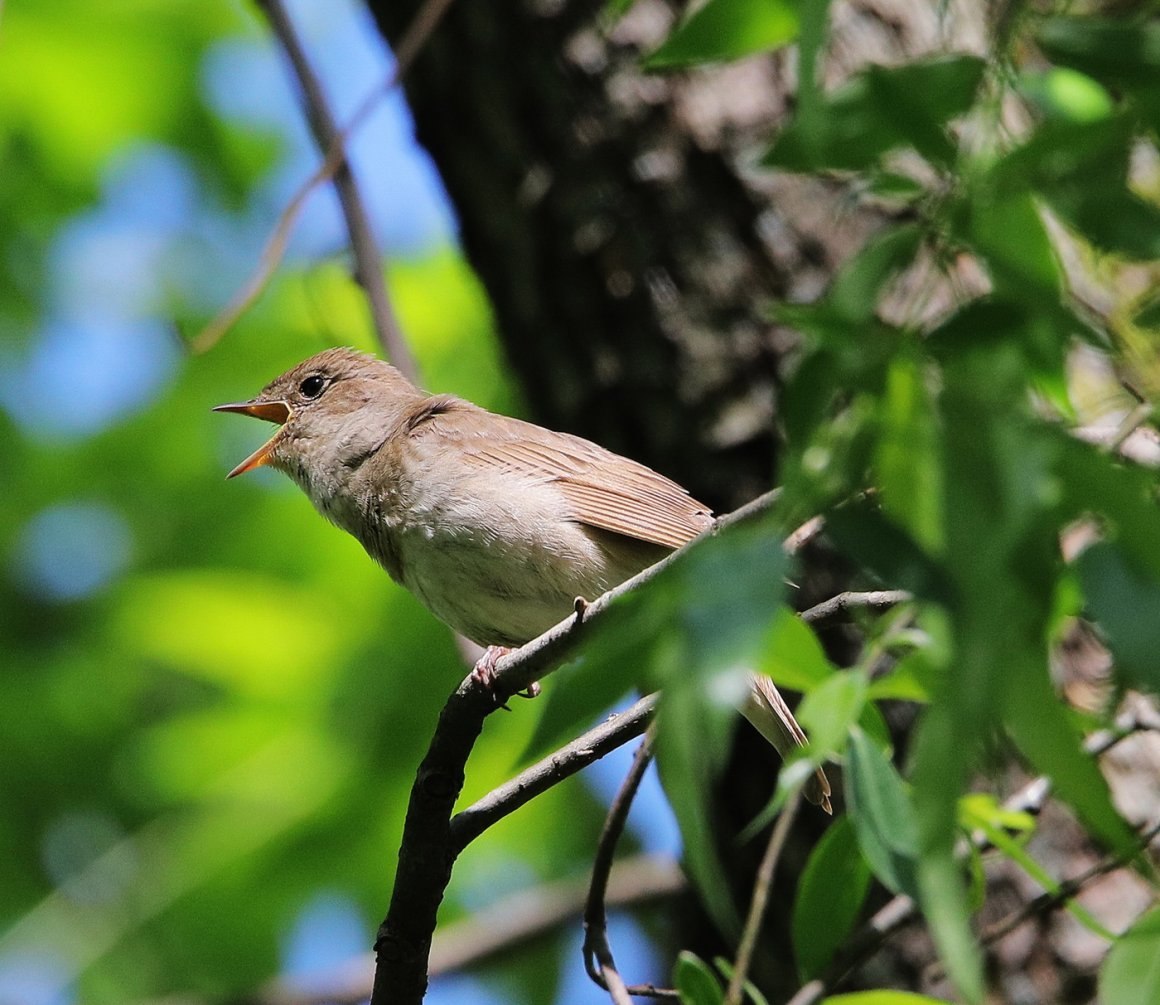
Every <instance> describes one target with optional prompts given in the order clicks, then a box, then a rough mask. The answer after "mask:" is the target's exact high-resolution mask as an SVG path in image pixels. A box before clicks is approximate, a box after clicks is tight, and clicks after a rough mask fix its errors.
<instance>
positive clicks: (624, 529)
mask: <svg viewBox="0 0 1160 1005" xmlns="http://www.w3.org/2000/svg"><path fill="white" fill-rule="evenodd" d="M215 411H219V412H240V413H242V414H244V415H252V416H254V417H255V418H259V419H266V420H267V421H269V422H274V423H277V424H278V426H279V429H278V431H277V432H276V433H275V434H274V435H273V436H272V437H271V438H270V439H269V440H268V441H267V442H266V443H265V444H263V445H262V446H261V447H259V448H258V449H257V450H256V451H255V452H254V453H252V454H251V455H250V456H249V457H247V458H246V459H245V460H244V461H242V463H241V464H239V465H238V466H237V467H236V468H234V469H233V471H231V472H230V473H229V476H228V477H230V478H233V477H234V476H235V475H240V474H243V473H244V472H246V471H250V470H252V469H254V468H257V467H261V466H262V465H269V466H270V467H273V468H276V469H277V470H279V471H283V472H285V473H286V474H288V475H289V476H290V477H291V478H292V479H294V481H295V482H297V483H298V485H299V487H300V488H301V489H302V491H303V492H305V493H306V495H307V496H309V497H310V500H311V502H313V503H314V505H315V506H316V507H317V508H318V510H319V512H320V513H322V515H323V516H325V517H326V518H327V519H328V520H331V521H332V522H333V523H335V524H337V525H338V526H339V527H341V528H342V529H343V530H345V531H347V532H348V533H350V534H353V535H354V537H355V538H357V539H358V541H359V542H360V543H361V544H362V546H363V547H364V548H365V549H366V550H367V552H368V554H369V555H370V556H371V557H372V558H373V559H374V560H375V561H376V562H378V563H379V564H380V565H382V567H383V568H384V569H386V570H387V572H388V573H390V575H391V578H392V579H394V580H395V581H396V582H397V583H401V584H402V585H403V586H405V587H406V588H407V589H409V590H410V591H411V592H412V593H414V594H415V595H416V596H417V597H418V598H419V599H420V600H421V601H422V602H423V603H424V604H425V605H426V606H427V607H428V608H429V609H430V610H431V611H432V612H433V613H434V614H435V615H436V616H437V617H438V618H440V619H441V620H442V621H444V622H446V623H447V624H448V625H450V626H451V627H452V628H454V629H455V630H456V631H457V632H459V633H461V634H462V635H464V636H466V637H467V638H469V639H471V640H472V641H474V642H477V643H479V644H480V645H484V646H488V647H491V648H489V652H488V654H487V655H485V657H484V659H483V660H481V663H480V666H479V668H478V670H479V671H480V675H481V676H483V677H484V678H485V679H486V677H487V672H488V668H489V666H494V659H495V655H496V652H497V650H496V648H494V647H509V646H520V645H523V644H524V643H525V642H528V641H530V640H531V639H534V638H535V637H536V636H537V635H540V634H541V633H542V632H544V631H546V630H547V629H548V628H550V627H552V626H553V625H554V624H556V623H557V622H559V621H562V620H563V619H564V618H565V617H567V615H568V614H569V613H570V612H571V611H572V610H573V608H574V604H575V602H576V598H577V597H583V598H586V599H594V598H596V597H598V596H600V595H601V594H603V593H605V592H606V591H607V590H610V589H611V588H612V587H614V586H617V585H618V584H620V583H622V582H624V581H625V580H626V579H628V578H630V577H631V576H634V575H635V574H636V573H638V572H640V571H641V570H642V569H645V568H647V567H648V566H649V565H652V564H653V563H654V562H657V561H659V560H660V559H661V558H663V557H664V556H665V555H666V554H668V553H669V552H670V551H672V550H673V549H675V548H679V547H680V546H681V545H683V544H685V543H687V542H688V541H690V540H692V539H693V538H694V537H696V536H697V535H698V534H700V533H701V532H702V531H704V530H705V529H706V528H708V527H710V526H711V525H712V522H713V518H712V515H711V513H710V511H709V509H708V508H707V507H705V506H703V505H701V504H700V503H699V502H697V501H696V500H694V499H692V498H691V497H690V496H689V494H688V492H686V491H685V490H684V489H683V488H681V487H680V486H679V485H677V484H676V483H675V482H672V481H670V480H669V479H668V478H665V477H664V476H663V475H659V474H657V473H656V472H655V471H653V470H651V469H650V468H647V467H645V466H644V465H643V464H638V463H636V462H635V461H631V460H629V459H628V458H626V457H621V456H619V455H617V454H614V453H612V452H611V451H608V450H605V449H604V448H603V447H599V446H597V445H596V444H595V443H591V442H589V441H588V440H584V439H581V438H580V437H578V436H570V435H568V434H567V433H556V432H552V431H551V430H548V429H544V428H542V427H541V426H536V425H533V424H532V423H529V422H522V421H520V420H519V419H513V418H509V417H508V416H504V415H496V414H494V413H492V412H488V411H486V410H485V409H482V408H480V407H478V406H477V405H473V404H471V403H470V402H468V401H464V400H462V399H461V398H456V397H454V396H453V395H449V394H435V395H432V394H428V393H426V392H425V391H421V390H419V388H417V387H415V386H414V385H413V384H411V383H410V381H408V380H407V379H406V378H405V377H403V375H402V374H400V373H399V371H398V370H396V369H395V368H394V367H393V366H391V365H390V364H388V363H384V362H383V361H382V360H379V359H376V358H374V357H373V356H368V355H366V354H364V353H360V352H356V351H354V350H353V349H328V350H326V351H325V352H321V353H319V354H318V355H316V356H312V357H311V358H310V359H308V360H306V361H305V362H303V363H300V364H298V366H296V367H294V368H293V369H292V370H290V371H288V372H287V373H284V374H283V375H282V376H281V377H278V378H276V379H275V380H273V381H271V382H270V383H269V384H267V385H266V387H265V388H264V389H263V390H262V392H261V394H259V395H258V396H257V397H255V398H252V399H251V400H249V401H245V402H239V403H237V404H230V405H219V406H218V407H217V408H216V409H215ZM742 712H743V714H744V715H745V717H746V718H747V719H749V721H750V722H751V723H753V725H754V726H755V727H756V728H757V729H758V731H759V732H760V733H761V734H762V735H763V736H764V737H765V738H766V739H767V740H768V741H769V742H770V743H771V744H773V746H774V747H776V748H777V750H778V751H779V752H780V753H781V754H782V755H783V756H785V755H786V754H788V753H789V752H790V751H792V750H793V749H794V748H795V747H797V746H800V745H801V744H803V743H804V742H805V734H804V733H803V732H802V730H801V727H800V726H799V725H798V723H797V720H796V719H795V718H794V717H793V713H792V712H791V711H790V710H789V707H788V706H787V705H786V704H785V702H784V700H783V699H782V697H781V695H780V694H779V693H778V690H777V688H776V687H775V686H774V685H773V683H772V682H771V681H770V680H769V679H768V678H767V677H765V676H763V675H759V674H757V675H754V677H753V687H752V692H751V695H750V697H749V698H748V700H747V702H746V704H745V706H744V707H743V709H742ZM829 793H830V787H829V783H828V782H827V781H826V776H825V775H824V774H823V773H822V772H821V771H818V773H817V774H816V775H815V776H814V777H813V778H812V779H811V781H810V784H809V785H807V787H806V796H807V797H808V798H809V799H811V800H812V801H813V802H815V803H818V804H819V805H821V806H823V807H825V808H826V809H827V810H829Z"/></svg>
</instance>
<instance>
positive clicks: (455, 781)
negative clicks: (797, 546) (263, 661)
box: [371, 491, 778, 1005]
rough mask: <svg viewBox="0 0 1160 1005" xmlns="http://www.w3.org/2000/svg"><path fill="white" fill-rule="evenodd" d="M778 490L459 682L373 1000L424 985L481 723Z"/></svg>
mask: <svg viewBox="0 0 1160 1005" xmlns="http://www.w3.org/2000/svg"><path fill="white" fill-rule="evenodd" d="M777 495H778V493H777V492H776V491H774V492H768V493H766V494H765V495H764V496H761V497H760V498H758V499H756V500H754V501H753V502H751V503H749V504H747V505H746V506H743V507H741V509H739V510H737V511H736V512H735V513H732V514H727V515H725V516H722V517H719V518H718V519H717V520H715V521H714V523H713V525H712V527H711V528H710V529H709V530H707V531H705V533H704V534H702V535H700V536H698V537H697V538H696V539H694V541H691V542H689V544H687V545H685V546H684V547H683V548H681V549H679V550H677V551H675V552H673V553H672V554H671V555H669V556H668V557H667V558H665V559H663V560H662V561H660V562H658V563H657V564H656V565H653V566H650V567H649V568H648V569H645V570H644V571H643V572H641V573H640V574H639V575H636V576H634V577H633V578H632V579H630V580H628V581H627V582H624V583H622V584H621V585H620V586H618V587H616V588H615V589H613V590H610V591H609V592H608V593H606V594H604V596H602V597H600V598H598V599H597V600H594V601H593V602H592V603H590V604H585V605H578V606H577V610H576V612H575V613H574V614H572V615H569V617H567V618H565V619H564V620H563V621H561V622H560V623H559V624H558V625H556V626H554V627H553V628H550V629H548V631H546V632H545V633H544V634H543V635H541V636H540V637H539V638H538V639H533V640H532V641H531V642H529V643H528V644H527V645H524V646H521V647H520V648H519V649H517V650H515V651H514V652H512V653H510V654H508V655H507V656H504V657H501V658H500V659H499V660H498V661H497V664H496V669H495V674H494V682H493V687H492V689H491V690H489V689H487V688H486V687H485V686H484V685H482V684H480V683H479V682H478V681H476V680H474V679H473V678H472V677H471V675H468V677H467V678H466V679H465V680H464V681H463V683H462V684H460V685H459V688H458V689H457V690H456V691H455V693H454V694H453V695H452V696H451V697H450V698H449V699H448V701H447V704H446V705H445V706H444V707H443V711H442V712H441V713H440V716H439V722H438V725H437V726H436V728H435V732H434V735H433V736H432V737H431V744H430V746H429V747H428V749H427V754H426V756H425V757H424V759H423V763H422V764H421V765H420V766H419V771H418V774H417V776H416V778H415V784H414V785H413V786H412V788H411V798H410V802H409V803H408V806H407V817H406V821H405V823H404V825H403V840H402V843H401V845H400V847H399V865H398V868H397V870H396V872H395V885H394V889H393V891H392V894H391V903H390V907H389V909H388V911H387V916H386V918H385V919H384V921H383V923H382V925H381V926H380V927H379V933H378V938H377V939H376V941H375V950H376V953H377V954H378V967H377V970H376V972H375V981H374V991H373V993H372V995H371V1002H372V1005H384V1003H386V1002H388V1001H389V1002H390V1003H391V1005H418V1003H419V1002H421V1001H422V998H423V993H424V991H425V990H426V987H427V957H428V954H429V953H430V949H431V937H432V933H433V932H434V931H435V920H436V913H437V911H438V908H439V903H440V901H442V899H443V894H444V891H445V890H446V887H447V883H448V881H449V880H450V878H451V866H452V864H453V863H454V860H455V856H456V854H457V850H458V849H457V847H456V844H455V842H454V840H453V838H452V833H451V813H452V810H453V809H454V806H455V801H456V799H457V798H458V796H459V792H460V790H461V788H462V787H463V771H464V765H465V764H466V763H467V758H468V755H469V754H470V753H471V749H472V747H473V746H474V745H475V741H476V740H477V739H478V737H479V734H480V732H481V731H482V729H483V720H484V719H485V718H486V717H487V716H488V715H490V714H491V713H492V712H494V711H495V709H496V708H498V707H499V705H500V704H502V702H503V701H504V700H505V699H506V698H507V697H509V696H511V695H513V694H515V693H516V692H517V691H522V690H524V689H525V688H527V687H529V686H530V685H531V684H533V683H534V682H536V681H539V680H542V679H543V678H544V677H546V676H547V675H548V674H550V673H551V672H552V671H553V670H554V669H555V668H556V667H557V666H559V665H560V664H561V662H563V660H564V659H565V658H566V657H567V655H568V654H569V653H570V652H571V651H572V650H573V649H574V648H575V647H576V645H577V644H578V636H579V635H580V634H582V632H579V631H577V629H578V628H581V627H582V623H587V622H588V621H589V620H590V619H591V618H598V617H601V616H602V613H603V612H604V611H605V610H607V609H608V606H609V605H610V604H611V603H613V602H614V601H615V600H616V599H617V598H619V597H622V596H623V595H624V594H626V593H627V592H628V591H629V590H633V589H635V588H637V587H638V586H640V585H642V584H643V583H646V582H648V581H649V580H651V579H653V578H654V577H655V576H657V575H658V574H659V573H660V572H661V571H662V570H664V569H666V568H667V567H668V566H669V565H670V564H671V563H672V562H674V561H677V560H678V559H679V558H680V556H681V555H682V554H684V552H685V551H686V550H687V549H688V548H690V547H692V546H693V545H694V544H696V542H697V541H699V540H701V538H702V537H705V536H707V535H709V534H714V533H716V532H717V531H718V530H720V529H722V528H725V527H728V526H731V525H733V524H735V523H737V522H739V521H741V520H744V519H746V518H748V517H749V516H751V515H753V514H755V513H758V512H762V511H764V510H766V509H768V508H769V507H770V506H771V505H772V504H773V502H774V501H775V500H776V498H777Z"/></svg>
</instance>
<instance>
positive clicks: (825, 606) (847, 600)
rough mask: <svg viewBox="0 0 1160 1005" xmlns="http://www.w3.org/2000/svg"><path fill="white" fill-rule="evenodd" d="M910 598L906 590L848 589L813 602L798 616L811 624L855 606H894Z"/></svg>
mask: <svg viewBox="0 0 1160 1005" xmlns="http://www.w3.org/2000/svg"><path fill="white" fill-rule="evenodd" d="M912 599H913V597H912V596H911V594H909V593H907V591H906V590H869V591H867V592H864V593H859V592H856V591H853V590H850V591H847V592H846V593H839V594H837V595H836V596H833V597H830V598H829V600H823V601H822V602H821V603H820V604H814V606H813V607H811V608H809V610H806V611H802V613H801V615H800V617H801V619H802V621H804V622H805V623H806V624H808V625H812V624H816V623H817V622H819V621H825V620H826V619H828V618H832V617H836V616H837V615H839V614H841V613H843V612H845V611H848V610H851V609H852V608H855V607H870V608H874V609H879V608H884V607H894V606H895V605H896V604H904V603H906V601H908V600H912Z"/></svg>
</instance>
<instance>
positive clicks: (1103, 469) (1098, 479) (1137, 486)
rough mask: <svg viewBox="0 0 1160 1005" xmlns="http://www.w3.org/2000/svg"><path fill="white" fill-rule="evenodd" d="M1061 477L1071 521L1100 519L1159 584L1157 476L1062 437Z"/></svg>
mask: <svg viewBox="0 0 1160 1005" xmlns="http://www.w3.org/2000/svg"><path fill="white" fill-rule="evenodd" d="M1058 445H1059V463H1058V465H1057V469H1056V473H1057V477H1058V478H1059V479H1060V482H1061V484H1062V486H1063V490H1064V497H1065V505H1066V507H1067V511H1068V514H1069V515H1070V516H1072V517H1081V516H1089V515H1091V514H1097V515H1098V516H1099V517H1100V518H1101V519H1102V520H1103V521H1104V522H1105V523H1106V524H1107V525H1108V527H1107V532H1108V535H1109V536H1110V537H1112V538H1114V539H1115V541H1116V544H1117V545H1118V546H1119V547H1120V548H1121V549H1122V551H1123V553H1124V554H1125V555H1126V556H1130V560H1131V562H1132V564H1133V565H1134V566H1137V567H1138V568H1139V569H1140V571H1141V572H1142V573H1146V574H1147V575H1148V576H1149V577H1150V578H1152V579H1153V580H1157V579H1160V509H1157V507H1156V499H1155V492H1156V475H1155V473H1154V472H1153V471H1149V470H1146V469H1143V468H1138V467H1130V466H1127V465H1125V464H1123V463H1121V462H1120V461H1118V460H1117V459H1116V458H1114V457H1112V456H1110V455H1108V454H1106V453H1103V452H1101V451H1100V450H1098V449H1096V448H1095V447H1093V446H1092V445H1091V444H1087V443H1080V442H1079V441H1078V440H1076V439H1074V438H1073V437H1070V436H1064V435H1062V434H1061V435H1060V437H1059V444H1058Z"/></svg>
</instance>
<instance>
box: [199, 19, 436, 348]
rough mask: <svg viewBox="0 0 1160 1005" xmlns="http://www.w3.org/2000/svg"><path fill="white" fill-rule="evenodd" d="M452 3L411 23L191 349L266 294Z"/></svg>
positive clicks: (204, 344) (206, 343) (212, 341)
mask: <svg viewBox="0 0 1160 1005" xmlns="http://www.w3.org/2000/svg"><path fill="white" fill-rule="evenodd" d="M450 6H451V0H425V2H424V4H423V6H422V7H420V8H419V10H418V12H417V13H416V14H415V17H414V20H412V21H411V24H410V26H409V27H408V28H407V31H406V34H404V36H403V39H402V41H401V42H400V43H399V47H398V49H397V50H396V54H395V66H394V69H393V70H392V71H391V72H390V74H388V76H387V77H386V79H385V80H384V81H383V82H382V83H381V84H379V85H378V86H376V87H374V88H372V89H371V91H370V92H369V93H368V94H367V96H366V97H365V98H364V99H363V101H362V104H360V105H359V106H358V108H357V109H356V111H355V113H354V115H352V116H351V117H350V120H349V121H348V122H347V124H346V127H345V128H343V129H341V130H336V131H335V134H334V137H333V139H332V140H331V142H329V143H328V144H326V147H325V149H326V157H325V158H324V159H323V161H322V164H321V165H319V167H318V169H317V170H316V171H315V172H314V173H313V174H312V175H311V176H310V177H309V178H307V179H306V181H305V182H303V183H302V185H301V186H300V187H299V189H298V190H297V191H296V192H295V193H294V195H293V196H292V197H291V199H290V201H289V202H288V203H287V204H286V207H285V209H283V210H282V213H281V215H279V217H278V220H277V222H276V223H275V225H274V230H273V231H272V232H271V234H270V237H269V238H268V239H267V241H266V245H265V247H264V248H263V249H262V254H261V256H260V257H259V260H258V267H257V268H256V269H255V270H254V271H253V273H251V275H250V277H249V278H248V279H247V280H246V282H245V283H244V284H243V285H242V287H241V289H239V290H238V292H237V293H235V294H234V296H233V297H232V298H231V300H230V302H229V303H228V304H226V306H225V307H224V308H222V310H221V311H220V312H219V313H218V315H217V317H215V318H214V319H213V320H212V321H211V322H210V323H209V324H208V325H206V326H205V328H203V329H202V330H201V331H200V332H199V333H198V334H197V335H195V336H194V337H193V338H192V339H190V342H189V347H190V349H191V351H193V352H195V353H202V352H206V351H208V350H209V349H211V348H212V347H213V346H214V345H216V344H217V343H218V341H219V340H220V339H221V337H222V336H223V335H225V333H226V332H227V331H229V330H230V328H232V327H233V326H234V324H236V323H237V320H238V318H240V317H241V316H242V315H243V314H244V313H245V312H246V311H247V310H249V309H250V307H251V306H252V305H253V303H254V301H256V300H257V299H258V297H259V296H261V295H262V291H263V290H265V289H266V287H267V286H268V285H269V282H270V279H271V277H272V276H273V275H274V272H275V270H276V269H277V268H278V266H279V264H280V263H281V261H282V259H283V257H284V256H285V254H286V246H287V244H289V242H290V234H291V232H292V231H293V229H294V225H295V224H296V223H297V222H298V217H299V215H300V214H301V213H302V207H303V206H305V205H306V200H307V199H308V198H309V197H310V195H311V194H312V193H313V192H314V190H315V189H316V188H318V187H319V186H320V185H324V184H325V183H326V182H328V181H329V180H330V179H331V178H333V177H334V175H335V173H336V172H337V171H338V170H339V168H340V167H341V166H342V165H343V164H344V163H345V162H346V145H347V143H348V142H349V140H350V137H351V136H352V135H353V134H354V132H355V131H356V130H357V129H359V128H360V127H361V126H362V125H363V123H364V122H366V120H367V119H368V118H369V117H370V115H371V113H372V112H373V111H374V110H375V108H376V107H377V106H378V103H379V101H380V100H381V99H382V97H383V95H384V94H387V93H388V92H389V91H391V90H392V89H394V88H395V87H397V86H398V84H399V82H400V81H401V80H402V79H403V77H404V76H406V74H407V71H408V70H409V69H410V67H411V64H412V63H413V62H414V60H415V58H416V56H418V54H419V52H420V51H422V48H423V46H424V45H425V44H426V43H427V40H428V39H429V38H430V37H431V34H432V32H434V31H435V28H436V27H437V26H438V24H439V22H440V21H441V20H442V18H443V15H444V14H445V13H446V12H447V8H448V7H450ZM376 259H377V255H376ZM368 291H369V287H368ZM390 355H391V358H392V359H393V360H395V359H396V357H395V354H394V353H393V352H391V353H390ZM408 358H409V353H408V352H407V351H406V350H404V352H403V354H402V355H400V356H398V357H397V360H396V365H398V366H399V367H400V369H403V366H404V365H406V360H407V359H408Z"/></svg>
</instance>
